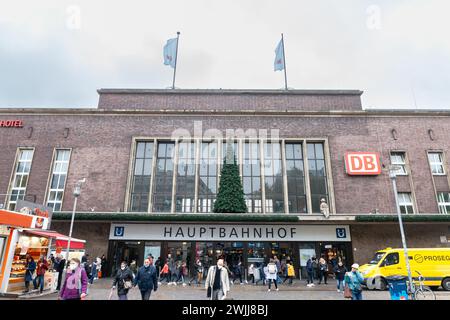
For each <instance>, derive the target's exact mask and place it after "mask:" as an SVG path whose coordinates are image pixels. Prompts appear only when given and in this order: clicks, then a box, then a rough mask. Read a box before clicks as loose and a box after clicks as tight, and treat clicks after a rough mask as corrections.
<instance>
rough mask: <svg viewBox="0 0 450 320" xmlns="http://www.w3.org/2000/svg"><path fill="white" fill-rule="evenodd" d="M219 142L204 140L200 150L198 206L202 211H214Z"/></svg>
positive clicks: (199, 210) (198, 209)
mask: <svg viewBox="0 0 450 320" xmlns="http://www.w3.org/2000/svg"><path fill="white" fill-rule="evenodd" d="M217 151H218V150H217V142H202V144H201V151H200V168H199V185H198V207H197V211H198V212H201V213H207V212H212V210H213V205H214V201H215V200H216V196H217V181H218V179H217V177H218V171H217V157H218V154H217Z"/></svg>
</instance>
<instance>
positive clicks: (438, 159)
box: [428, 152, 445, 175]
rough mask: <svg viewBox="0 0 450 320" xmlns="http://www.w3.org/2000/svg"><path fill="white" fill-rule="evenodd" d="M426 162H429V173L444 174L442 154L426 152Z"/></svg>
mask: <svg viewBox="0 0 450 320" xmlns="http://www.w3.org/2000/svg"><path fill="white" fill-rule="evenodd" d="M428 161H429V162H430V167H431V172H432V173H433V174H435V175H443V174H445V170H444V158H443V155H442V152H428Z"/></svg>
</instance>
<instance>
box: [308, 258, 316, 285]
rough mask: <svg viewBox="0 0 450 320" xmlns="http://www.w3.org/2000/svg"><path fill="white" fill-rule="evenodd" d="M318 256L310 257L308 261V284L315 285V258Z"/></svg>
mask: <svg viewBox="0 0 450 320" xmlns="http://www.w3.org/2000/svg"><path fill="white" fill-rule="evenodd" d="M315 259H316V258H315V257H312V258H309V259H308V261H307V262H306V273H307V274H308V284H307V285H308V286H314V260H315Z"/></svg>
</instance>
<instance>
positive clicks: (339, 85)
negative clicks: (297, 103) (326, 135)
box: [0, 0, 450, 109]
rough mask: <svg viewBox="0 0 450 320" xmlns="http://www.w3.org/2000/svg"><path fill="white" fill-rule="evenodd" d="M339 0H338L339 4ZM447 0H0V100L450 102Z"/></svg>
mask: <svg viewBox="0 0 450 320" xmlns="http://www.w3.org/2000/svg"><path fill="white" fill-rule="evenodd" d="M343 3H345V6H344V5H343ZM449 13H450V1H448V0H395V1H392V0H379V1H377V0H371V1H366V0H346V1H336V0H318V1H312V0H310V1H306V0H276V1H275V0H271V1H269V0H226V1H225V0H221V1H219V0H189V1H186V0H184V1H183V0H171V1H162V0H129V1H116V0H86V1H81V0H80V1H77V0H71V1H66V0H53V1H52V0H40V1H32V0H29V1H21V0H15V1H10V0H0V106H2V107H95V106H96V105H97V100H98V96H97V92H96V89H98V88H167V87H169V86H171V83H172V75H173V73H172V72H173V70H172V69H171V68H170V67H168V66H164V65H163V63H162V48H163V45H164V44H165V42H166V40H167V39H169V38H171V37H175V36H176V32H177V31H180V32H181V35H180V43H179V56H178V68H177V81H176V86H177V87H179V88H189V89H191V88H223V89H225V88H238V89H239V88H249V89H254V88H263V89H280V88H283V86H284V76H283V73H282V72H280V71H278V72H274V71H273V60H274V56H275V53H274V50H275V47H276V45H277V43H278V41H279V39H280V34H281V32H283V33H284V35H285V49H286V66H287V76H288V86H289V87H291V88H295V89H360V90H364V91H365V93H364V94H363V105H364V107H365V108H375V107H378V108H412V109H414V108H434V109H437V108H439V109H440V108H450V89H449V86H450V36H449V34H448V30H450V19H449V18H448V16H449Z"/></svg>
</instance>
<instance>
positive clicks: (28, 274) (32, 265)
mask: <svg viewBox="0 0 450 320" xmlns="http://www.w3.org/2000/svg"><path fill="white" fill-rule="evenodd" d="M35 271H36V262H34V259H33V257H32V256H31V255H29V254H27V256H26V264H25V291H24V292H29V291H30V281H33V275H34V272H35Z"/></svg>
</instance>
